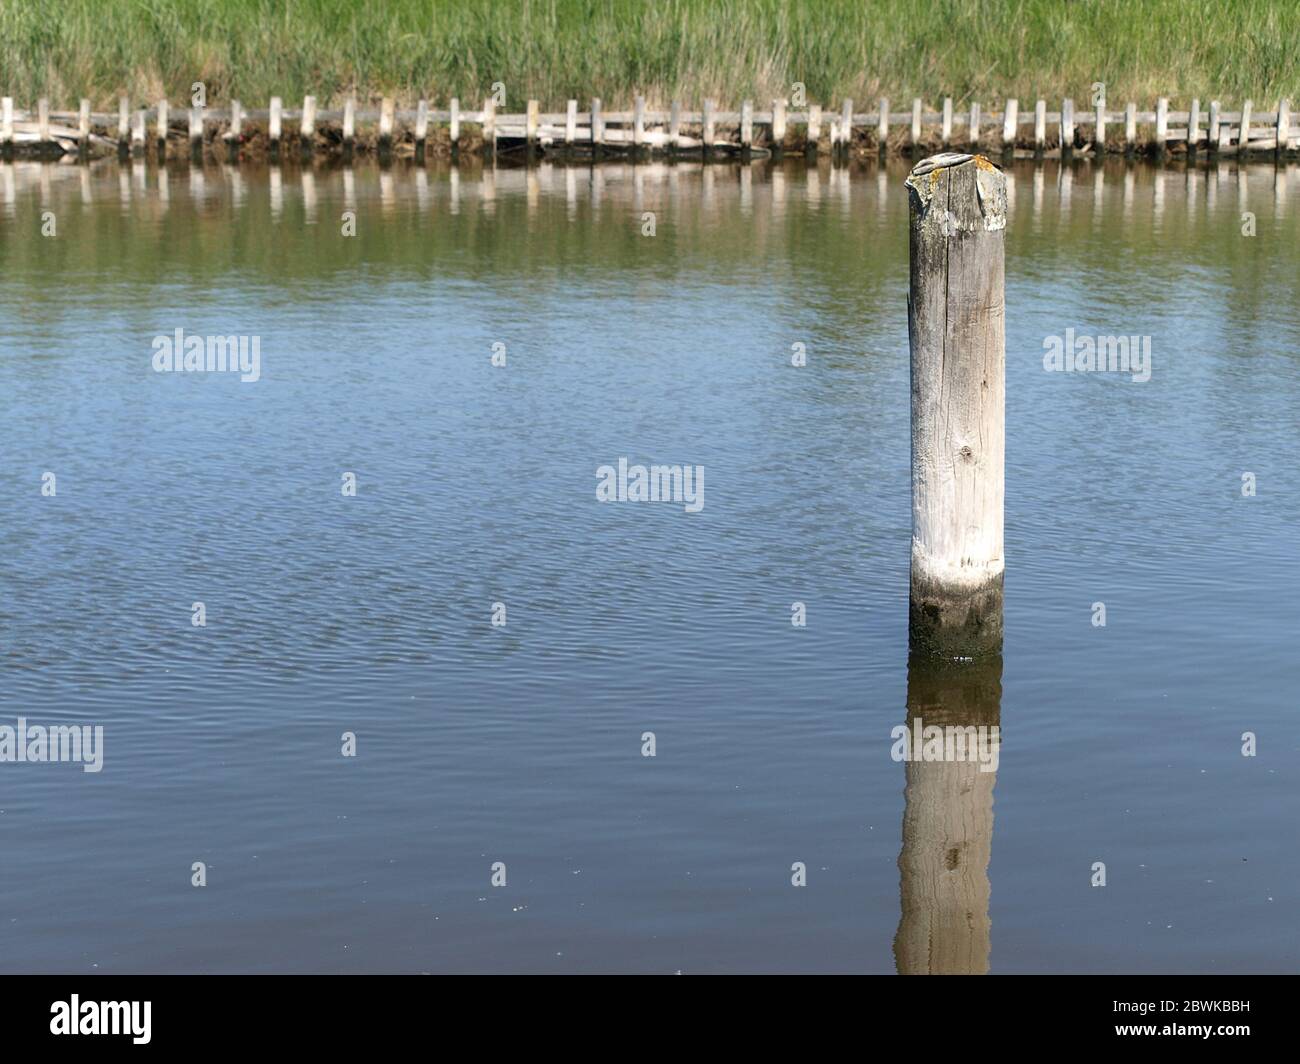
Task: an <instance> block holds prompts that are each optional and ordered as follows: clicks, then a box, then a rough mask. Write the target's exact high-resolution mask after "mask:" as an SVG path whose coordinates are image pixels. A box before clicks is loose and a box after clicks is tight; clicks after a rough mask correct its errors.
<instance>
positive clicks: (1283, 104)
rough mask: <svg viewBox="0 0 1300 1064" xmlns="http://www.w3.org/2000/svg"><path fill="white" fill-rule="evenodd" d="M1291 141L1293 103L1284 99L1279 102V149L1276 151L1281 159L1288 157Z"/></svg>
mask: <svg viewBox="0 0 1300 1064" xmlns="http://www.w3.org/2000/svg"><path fill="white" fill-rule="evenodd" d="M1290 140H1291V101H1290V100H1287V99H1282V100H1278V102H1277V147H1276V148H1275V149H1274V151H1275V153H1276V154H1277V157H1278V158H1279V159H1281V158H1282V157H1283V156H1284V155H1286V152H1287V144H1288V143H1289V142H1290Z"/></svg>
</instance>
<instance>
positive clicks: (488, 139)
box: [483, 96, 497, 159]
mask: <svg viewBox="0 0 1300 1064" xmlns="http://www.w3.org/2000/svg"><path fill="white" fill-rule="evenodd" d="M496 155H497V104H496V101H495V100H494V99H492V97H491V96H489V97H488V98H487V99H486V100H484V101H483V157H484V158H485V159H495V158H496Z"/></svg>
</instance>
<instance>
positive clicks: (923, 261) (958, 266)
mask: <svg viewBox="0 0 1300 1064" xmlns="http://www.w3.org/2000/svg"><path fill="white" fill-rule="evenodd" d="M906 186H907V189H908V191H909V198H910V203H911V215H910V218H911V221H910V260H911V279H910V289H909V295H908V334H909V339H910V344H911V402H912V567H911V599H912V628H913V636H914V638H915V639H917V640H919V641H921V642H923V643H926V644H928V645H930V646H931V647H932V649H933V650H934V651H935V653H937V654H939V655H940V656H945V657H946V656H958V657H959V656H977V655H981V654H985V653H987V652H988V650H989V648H990V647H991V646H993V645H995V644H996V646H997V647H998V648H999V649H1000V646H1001V639H1002V572H1003V551H1002V535H1003V464H1004V450H1005V442H1004V415H1003V407H1004V393H1005V365H1006V343H1005V323H1004V316H1005V297H1004V283H1005V282H1004V257H1003V256H1004V253H1003V234H1004V230H1005V227H1006V217H1007V216H1006V210H1007V208H1006V177H1005V176H1004V175H1003V173H1002V171H1000V170H999V169H998V168H997V167H995V166H994V165H993V164H992V163H990V162H989V161H988V160H987V159H985V158H984V157H983V156H979V155H974V156H972V155H968V154H964V153H952V152H945V153H943V154H941V155H936V156H932V157H930V158H929V159H924V160H922V161H921V162H920V163H918V164H917V165H916V167H915V168H914V169H913V170H912V173H911V174H910V175H909V176H908V178H907V181H906Z"/></svg>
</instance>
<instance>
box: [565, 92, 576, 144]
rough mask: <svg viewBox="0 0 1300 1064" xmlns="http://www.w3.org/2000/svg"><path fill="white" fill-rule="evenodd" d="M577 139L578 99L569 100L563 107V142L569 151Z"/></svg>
mask: <svg viewBox="0 0 1300 1064" xmlns="http://www.w3.org/2000/svg"><path fill="white" fill-rule="evenodd" d="M577 139H578V101H577V100H570V101H569V102H568V103H567V104H566V105H565V109H564V144H565V147H566V148H568V149H569V150H570V151H572V150H573V142H574V141H575V140H577Z"/></svg>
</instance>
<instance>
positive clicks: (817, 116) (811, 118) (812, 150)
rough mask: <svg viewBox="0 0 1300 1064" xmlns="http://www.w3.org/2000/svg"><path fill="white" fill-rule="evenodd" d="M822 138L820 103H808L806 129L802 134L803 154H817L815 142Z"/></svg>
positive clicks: (813, 155)
mask: <svg viewBox="0 0 1300 1064" xmlns="http://www.w3.org/2000/svg"><path fill="white" fill-rule="evenodd" d="M821 139H822V105H821V104H819V103H810V104H809V105H808V129H807V131H806V133H805V135H804V154H805V155H807V156H810V157H815V156H816V155H817V143H818V141H820V140H821Z"/></svg>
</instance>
